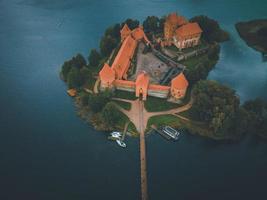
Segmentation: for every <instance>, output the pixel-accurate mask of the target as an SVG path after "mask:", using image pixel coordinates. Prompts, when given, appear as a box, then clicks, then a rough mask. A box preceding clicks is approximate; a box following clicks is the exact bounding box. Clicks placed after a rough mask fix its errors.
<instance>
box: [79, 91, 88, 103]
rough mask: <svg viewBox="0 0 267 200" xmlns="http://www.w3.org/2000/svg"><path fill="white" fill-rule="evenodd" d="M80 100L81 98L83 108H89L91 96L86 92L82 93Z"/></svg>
mask: <svg viewBox="0 0 267 200" xmlns="http://www.w3.org/2000/svg"><path fill="white" fill-rule="evenodd" d="M80 98H81V103H82V105H83V106H87V105H88V100H89V94H88V93H86V92H82V93H81V94H80Z"/></svg>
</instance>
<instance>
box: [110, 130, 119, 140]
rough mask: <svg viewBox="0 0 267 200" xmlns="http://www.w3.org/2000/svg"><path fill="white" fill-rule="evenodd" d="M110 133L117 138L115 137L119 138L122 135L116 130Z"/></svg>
mask: <svg viewBox="0 0 267 200" xmlns="http://www.w3.org/2000/svg"><path fill="white" fill-rule="evenodd" d="M110 135H111V136H112V137H113V138H117V139H120V138H121V136H122V134H121V133H120V132H116V131H114V132H112V133H110Z"/></svg>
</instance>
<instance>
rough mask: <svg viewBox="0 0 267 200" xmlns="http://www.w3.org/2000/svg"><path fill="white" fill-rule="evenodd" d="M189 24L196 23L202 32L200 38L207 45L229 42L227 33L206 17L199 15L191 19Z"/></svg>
mask: <svg viewBox="0 0 267 200" xmlns="http://www.w3.org/2000/svg"><path fill="white" fill-rule="evenodd" d="M190 21H191V22H197V23H198V24H199V26H200V27H201V29H202V30H203V33H202V38H203V39H204V40H206V41H207V42H209V43H212V42H224V41H227V40H229V35H228V33H227V32H225V31H224V30H222V29H221V28H220V26H219V24H218V22H217V21H215V20H213V19H210V18H208V17H207V16H204V15H200V16H196V17H193V18H192V19H191V20H190Z"/></svg>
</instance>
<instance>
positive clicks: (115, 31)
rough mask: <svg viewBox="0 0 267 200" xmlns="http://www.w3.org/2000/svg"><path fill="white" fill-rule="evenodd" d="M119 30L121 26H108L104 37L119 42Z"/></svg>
mask: <svg viewBox="0 0 267 200" xmlns="http://www.w3.org/2000/svg"><path fill="white" fill-rule="evenodd" d="M120 30H121V25H120V24H115V25H113V26H110V27H108V28H107V29H106V31H105V36H111V37H113V38H114V39H116V40H118V41H119V40H120V37H121V34H120Z"/></svg>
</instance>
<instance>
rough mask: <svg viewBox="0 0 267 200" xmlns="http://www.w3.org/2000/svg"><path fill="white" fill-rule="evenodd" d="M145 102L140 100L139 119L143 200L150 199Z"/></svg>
mask: <svg viewBox="0 0 267 200" xmlns="http://www.w3.org/2000/svg"><path fill="white" fill-rule="evenodd" d="M143 110H144V102H143V101H139V120H140V123H139V124H140V127H139V132H140V165H141V195H142V200H148V191H147V169H146V141H145V127H144V123H143V120H144V116H143Z"/></svg>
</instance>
